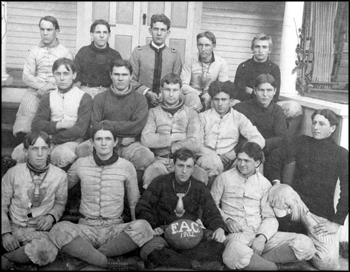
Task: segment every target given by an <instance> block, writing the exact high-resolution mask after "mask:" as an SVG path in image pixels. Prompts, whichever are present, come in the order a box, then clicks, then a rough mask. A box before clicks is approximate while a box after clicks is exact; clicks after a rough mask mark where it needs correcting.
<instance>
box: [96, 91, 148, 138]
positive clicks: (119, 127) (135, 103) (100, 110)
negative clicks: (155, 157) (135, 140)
mask: <svg viewBox="0 0 350 272" xmlns="http://www.w3.org/2000/svg"><path fill="white" fill-rule="evenodd" d="M147 118H148V105H147V100H146V98H145V97H144V96H143V95H142V94H140V93H139V92H137V91H135V90H134V87H131V88H130V89H129V91H128V93H126V94H121V95H118V94H116V93H115V92H113V91H112V90H111V88H109V89H108V90H106V91H105V92H102V93H99V94H97V95H96V96H95V98H94V99H93V106H92V114H91V125H93V126H94V125H95V123H101V122H102V121H104V120H109V121H110V123H111V124H112V126H113V129H114V131H115V133H116V134H117V137H140V135H141V132H142V129H143V127H144V126H145V125H146V122H147Z"/></svg>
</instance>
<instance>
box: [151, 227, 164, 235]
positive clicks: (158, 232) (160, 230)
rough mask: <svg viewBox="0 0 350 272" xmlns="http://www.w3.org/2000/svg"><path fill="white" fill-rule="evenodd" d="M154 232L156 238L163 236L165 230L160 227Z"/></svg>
mask: <svg viewBox="0 0 350 272" xmlns="http://www.w3.org/2000/svg"><path fill="white" fill-rule="evenodd" d="M153 232H154V235H155V236H160V235H162V234H163V233H164V230H163V229H162V228H160V227H158V228H155V229H154V230H153Z"/></svg>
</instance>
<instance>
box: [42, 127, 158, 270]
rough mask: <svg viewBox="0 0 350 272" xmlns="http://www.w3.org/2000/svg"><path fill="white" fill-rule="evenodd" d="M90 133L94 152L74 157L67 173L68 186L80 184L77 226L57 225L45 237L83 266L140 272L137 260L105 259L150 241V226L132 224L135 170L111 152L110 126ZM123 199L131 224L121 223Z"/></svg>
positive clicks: (114, 141) (137, 194) (112, 134)
mask: <svg viewBox="0 0 350 272" xmlns="http://www.w3.org/2000/svg"><path fill="white" fill-rule="evenodd" d="M91 135H92V136H91V142H92V144H93V147H94V151H93V154H92V155H90V156H88V157H85V158H80V159H78V160H77V161H76V162H75V163H74V164H73V165H72V167H71V169H70V170H69V171H68V188H71V187H73V186H74V185H75V184H77V183H78V182H80V183H81V184H80V185H81V190H82V194H81V195H82V198H81V203H80V208H79V211H80V213H81V214H82V216H83V217H82V218H80V220H79V223H78V224H73V223H71V222H68V221H61V222H59V223H57V224H56V226H55V227H54V228H52V229H51V231H50V233H49V235H50V238H51V240H52V241H53V243H54V244H55V245H56V246H57V248H59V249H60V250H61V251H62V252H64V253H66V254H69V255H71V256H73V257H75V258H78V259H80V260H82V261H84V262H85V264H86V265H87V263H89V264H92V265H95V266H98V267H102V268H107V269H112V270H140V269H142V268H144V264H143V262H142V261H141V260H140V259H139V258H136V257H131V258H129V259H126V260H125V261H123V260H120V259H112V258H110V257H115V256H120V255H123V254H125V253H128V252H131V251H133V250H136V249H137V248H139V247H141V246H143V245H144V244H145V243H146V242H148V241H149V240H151V239H152V238H153V230H152V228H151V226H150V225H149V223H148V222H147V221H146V220H135V206H136V203H137V201H138V200H139V198H140V192H139V189H138V186H137V178H136V171H135V168H134V166H133V165H132V164H131V163H130V162H129V161H127V160H125V159H123V158H120V157H119V156H118V154H117V152H116V151H115V149H114V147H115V146H116V145H117V137H116V134H115V132H114V128H113V127H112V125H111V124H110V123H108V122H106V123H97V124H96V125H95V126H94V127H93V128H92V133H91ZM125 197H127V201H128V203H129V207H130V211H131V218H132V220H133V221H132V222H130V223H125V222H124V217H123V210H124V198H125Z"/></svg>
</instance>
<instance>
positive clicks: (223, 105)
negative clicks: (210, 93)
mask: <svg viewBox="0 0 350 272" xmlns="http://www.w3.org/2000/svg"><path fill="white" fill-rule="evenodd" d="M230 102H231V99H230V96H229V95H228V94H227V93H224V92H220V93H218V94H216V95H215V96H214V98H213V107H214V109H215V110H216V112H217V113H218V114H220V115H221V116H222V115H224V114H226V113H227V112H228V111H229V110H230Z"/></svg>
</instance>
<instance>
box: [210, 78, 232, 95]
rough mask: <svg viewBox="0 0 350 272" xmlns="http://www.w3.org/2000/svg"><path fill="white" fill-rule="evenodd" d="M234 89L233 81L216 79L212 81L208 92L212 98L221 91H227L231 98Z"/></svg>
mask: <svg viewBox="0 0 350 272" xmlns="http://www.w3.org/2000/svg"><path fill="white" fill-rule="evenodd" d="M233 90H234V84H233V83H232V82H231V81H229V80H227V81H225V82H221V81H217V80H216V81H213V82H212V83H210V85H209V89H208V93H209V95H210V97H211V98H212V99H213V98H214V97H215V95H217V94H218V93H221V92H223V93H227V94H228V95H229V96H230V98H233Z"/></svg>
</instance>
